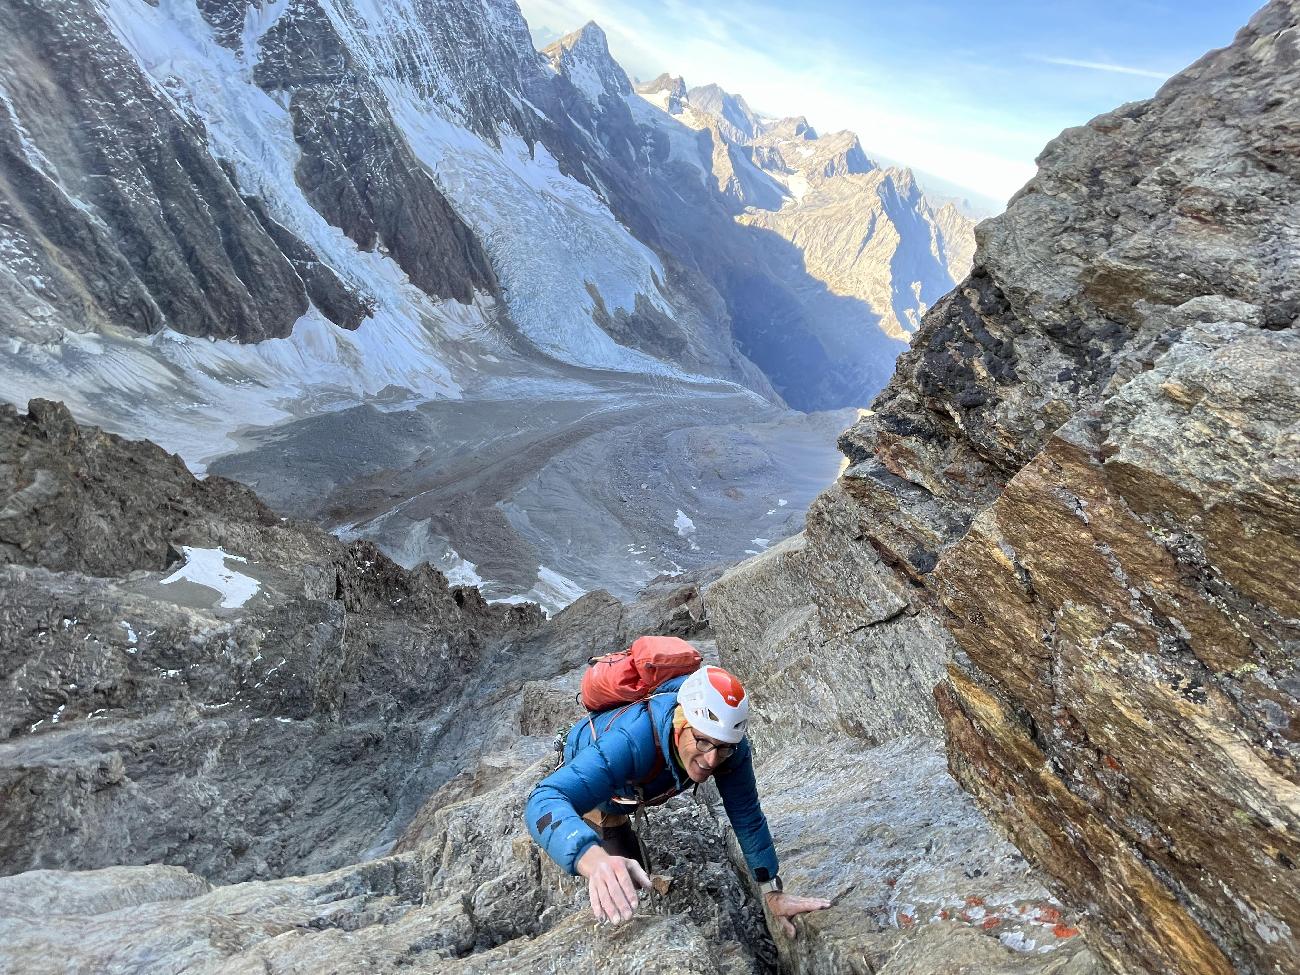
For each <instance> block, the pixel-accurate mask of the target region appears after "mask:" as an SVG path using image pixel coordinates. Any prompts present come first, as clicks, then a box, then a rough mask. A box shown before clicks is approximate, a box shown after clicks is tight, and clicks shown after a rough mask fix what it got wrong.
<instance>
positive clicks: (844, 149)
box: [638, 77, 974, 409]
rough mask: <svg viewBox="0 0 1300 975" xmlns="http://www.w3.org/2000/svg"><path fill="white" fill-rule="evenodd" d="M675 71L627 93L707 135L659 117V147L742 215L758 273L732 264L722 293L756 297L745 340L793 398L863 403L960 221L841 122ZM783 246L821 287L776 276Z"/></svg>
mask: <svg viewBox="0 0 1300 975" xmlns="http://www.w3.org/2000/svg"><path fill="white" fill-rule="evenodd" d="M679 82H680V79H672V78H668V77H664V78H658V79H656V80H655V81H653V82H650V83H648V84H645V85H642V86H640V87H639V88H638V92H639V93H640V95H641V96H642V98H644V99H645V100H646V101H647V102H649V103H650V104H652V105H655V106H657V107H659V108H661V109H663V111H664V112H665V113H667V114H668V115H669V116H670V117H671V119H672V120H673V121H676V122H679V123H680V124H681V125H682V126H684V127H686V128H688V129H689V130H691V131H693V132H695V133H696V134H697V135H704V134H707V135H708V141H707V142H705V143H696V144H692V143H691V142H690V141H689V140H688V139H687V138H685V137H684V136H683V134H682V133H679V132H673V131H672V130H671V128H670V127H668V126H667V125H666V124H665V122H664V120H663V119H662V118H659V119H657V120H656V124H657V126H658V127H659V128H660V129H661V130H664V131H665V133H666V134H667V136H668V141H669V143H670V149H669V158H670V159H672V158H679V159H681V160H683V161H686V160H692V161H693V162H694V164H695V166H696V167H698V168H699V169H700V170H701V171H702V173H703V174H704V175H705V178H706V180H707V181H708V182H710V183H711V184H712V185H713V186H715V187H716V190H717V192H718V193H719V194H720V195H721V196H722V197H723V198H725V199H726V200H728V201H729V202H730V203H731V204H732V206H733V208H734V209H735V210H736V211H737V212H736V217H735V219H736V221H737V222H738V223H739V224H740V225H741V226H743V227H746V228H750V230H751V233H750V234H749V235H748V237H747V242H748V249H749V250H751V251H753V252H755V253H758V254H761V255H762V265H763V269H764V271H763V274H762V275H759V276H756V275H752V274H744V273H739V272H738V273H737V275H736V277H735V278H734V279H733V282H732V283H733V286H734V290H733V291H732V292H728V293H729V294H747V295H748V296H749V298H748V302H749V303H750V304H752V305H753V306H754V307H752V308H750V314H748V315H745V316H741V317H739V318H738V319H737V321H736V326H735V330H736V334H737V338H738V340H739V341H740V344H741V347H742V349H744V351H745V353H746V354H747V355H748V356H749V357H750V358H751V359H753V360H754V361H755V362H757V363H758V364H759V365H760V366H762V367H763V369H764V370H765V371H766V372H767V374H768V375H769V376H771V377H772V379H773V383H774V384H775V385H776V387H777V389H778V390H780V391H781V393H782V395H783V396H785V398H786V399H787V401H789V402H790V403H792V404H794V405H797V406H799V407H800V408H805V409H806V408H810V407H815V406H823V405H825V404H828V403H845V402H851V403H852V404H853V405H863V404H865V403H866V402H867V400H868V398H869V396H864V395H862V394H863V392H864V391H867V390H871V391H874V390H877V389H879V388H880V387H881V386H882V385H883V384H884V382H885V381H886V379H887V377H888V375H889V372H890V366H889V365H884V367H883V368H881V366H882V364H884V363H892V361H893V358H894V355H896V354H897V353H898V352H899V351H901V350H902V348H903V347H904V343H905V342H906V341H907V339H908V337H909V336H910V335H911V334H912V333H913V332H915V331H916V328H917V326H918V325H919V323H920V318H921V316H922V315H923V314H924V313H925V311H926V309H927V308H928V307H929V306H930V305H932V304H934V302H935V301H937V300H938V299H939V298H940V297H941V296H942V295H943V294H944V293H945V292H947V291H948V290H949V289H950V288H951V287H952V286H953V285H954V284H955V283H956V282H957V281H959V280H961V278H962V277H963V276H964V275H965V274H966V272H967V271H968V270H969V268H970V255H971V252H972V251H973V249H974V237H973V228H972V225H971V223H970V222H969V221H968V220H967V219H966V218H965V217H963V216H962V215H961V214H960V213H958V212H957V210H956V209H955V208H954V207H947V208H946V209H942V208H941V209H940V210H935V209H933V208H932V207H931V206H930V204H929V202H928V201H927V200H926V199H925V197H924V196H923V195H922V194H921V192H920V190H919V189H918V188H917V186H916V184H915V181H914V180H913V178H912V174H911V173H910V172H909V171H907V170H905V169H894V168H890V169H881V168H880V167H878V166H877V165H876V164H875V163H874V162H872V161H871V160H870V159H869V158H867V155H866V153H865V152H863V150H862V146H861V144H860V143H859V142H858V139H857V137H856V136H855V135H853V133H851V132H835V133H831V134H829V135H821V136H819V135H818V134H817V132H815V131H814V130H813V129H812V127H811V126H809V125H808V122H807V120H806V119H803V118H788V119H781V120H779V121H770V120H763V119H760V118H759V117H758V116H757V115H756V114H755V113H754V112H753V111H752V110H751V109H750V108H749V106H748V105H747V104H746V103H745V100H744V99H743V98H741V97H740V96H738V95H732V94H730V93H728V92H726V91H723V90H722V89H721V88H719V87H718V86H717V85H705V86H703V87H698V88H692V89H690V90H689V92H684V91H682V90H681V89H683V88H684V87H685V86H684V84H679ZM792 259H793V261H794V263H795V265H796V266H798V267H801V268H804V269H806V270H807V271H808V272H809V273H811V274H812V276H813V277H814V278H815V279H816V280H817V281H819V282H821V283H822V284H823V285H824V288H816V289H812V290H811V291H810V290H809V289H807V288H799V287H798V286H796V285H795V283H794V282H793V281H788V280H786V278H785V274H786V271H785V269H787V268H789V267H790V265H791V263H792ZM749 263H750V264H752V260H751V261H750V262H749ZM773 282H782V287H781V288H779V289H777V288H774V287H773ZM780 292H784V294H781V293H780ZM791 296H793V300H791ZM735 300H740V301H741V302H742V303H743V302H745V299H744V298H737V299H735ZM760 306H761V307H765V308H767V309H768V311H767V313H766V314H765V315H764V314H760V313H759V311H758V307H760ZM804 316H806V317H807V318H808V320H809V321H808V322H807V323H806V324H803V323H801V324H798V325H792V323H791V319H792V318H793V319H794V320H795V321H796V322H798V321H800V319H802V318H803V317H804ZM864 349H870V350H871V352H870V354H869V355H864V354H863V350H864ZM818 353H821V354H823V355H824V357H825V361H821V360H820V359H819V357H818ZM849 390H856V391H857V392H856V395H857V398H856V399H849V398H848V395H849V394H848V391H849Z"/></svg>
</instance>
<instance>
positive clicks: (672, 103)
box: [635, 71, 687, 115]
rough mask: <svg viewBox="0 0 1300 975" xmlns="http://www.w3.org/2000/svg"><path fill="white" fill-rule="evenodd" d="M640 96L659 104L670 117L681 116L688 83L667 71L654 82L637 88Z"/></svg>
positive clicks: (648, 82)
mask: <svg viewBox="0 0 1300 975" xmlns="http://www.w3.org/2000/svg"><path fill="white" fill-rule="evenodd" d="M635 88H636V92H637V94H638V95H641V96H642V97H643V98H645V99H647V100H648V101H652V102H654V103H656V104H658V105H659V106H660V107H661V108H663V110H664V111H665V112H667V113H668V114H669V115H680V114H681V113H682V106H683V103H684V102H685V101H686V100H687V94H686V82H685V81H684V80H683V79H682V77H681V75H672V74H669V73H668V72H667V71H665V72H664V73H663V74H661V75H660V76H659V77H658V78H655V79H654V80H653V81H645V82H641V83H640V84H638V85H636V86H635Z"/></svg>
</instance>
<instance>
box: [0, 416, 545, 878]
mask: <svg viewBox="0 0 1300 975" xmlns="http://www.w3.org/2000/svg"><path fill="white" fill-rule="evenodd" d="M0 424H2V431H0V456H3V457H4V458H5V460H4V463H3V465H2V466H0V494H2V495H3V497H4V498H5V504H4V508H3V511H2V513H0V539H2V540H3V542H2V547H0V552H2V553H3V555H2V559H3V563H4V565H3V573H2V575H0V591H3V594H4V607H5V609H4V615H3V635H2V637H0V661H2V664H0V665H2V666H3V670H4V673H5V675H6V679H5V683H4V707H3V709H0V713H3V715H4V719H3V740H2V741H0V769H3V771H0V793H2V794H3V796H4V802H3V804H2V810H3V811H2V812H0V820H2V825H3V836H4V839H3V841H0V864H3V868H4V869H5V870H6V871H7V872H13V871H14V870H24V869H29V868H35V867H69V866H72V867H81V868H84V867H95V866H101V865H108V864H122V863H151V862H162V861H166V862H171V863H178V864H183V865H185V866H187V867H189V868H191V869H193V870H196V871H199V872H201V873H202V874H203V875H204V876H206V877H208V878H210V879H213V880H221V881H231V880H243V879H247V878H250V877H254V876H268V875H271V874H276V875H278V874H284V873H292V872H301V871H303V870H305V869H321V868H325V867H331V866H335V865H338V864H341V863H346V862H350V861H352V860H355V859H356V858H357V857H358V856H359V854H360V853H361V852H363V850H364V849H366V848H368V847H369V846H371V845H373V844H374V843H375V842H378V843H382V842H383V839H382V834H383V831H384V829H385V828H386V827H388V824H390V822H393V821H397V822H399V823H400V821H401V820H402V819H403V817H404V816H408V815H409V812H410V810H409V809H406V808H405V804H409V803H412V802H418V801H419V800H420V799H421V798H422V797H423V795H424V794H427V791H428V782H429V781H430V780H436V776H437V775H439V774H440V772H439V769H438V767H437V766H438V761H439V760H438V759H437V758H436V756H435V754H434V753H435V752H436V751H437V750H438V748H439V746H438V744H437V743H438V740H439V737H440V732H441V731H442V730H443V729H444V727H445V720H440V719H439V717H438V715H439V713H440V709H441V708H443V707H445V706H446V705H447V703H448V702H449V701H451V700H453V699H454V697H455V696H456V694H457V693H458V692H459V691H458V688H460V686H461V685H460V675H469V674H471V673H472V672H473V671H474V670H475V668H476V666H477V664H478V662H479V661H481V660H482V659H483V657H484V655H485V654H491V653H492V652H493V649H494V648H495V647H496V646H497V645H499V644H500V642H501V641H503V640H505V639H507V638H508V637H509V638H514V639H518V638H519V637H520V636H522V635H526V634H529V633H531V632H532V631H534V630H535V629H536V628H537V627H538V625H539V624H540V622H541V618H540V614H538V613H537V611H536V608H535V607H532V606H527V607H518V608H513V609H508V608H506V607H496V608H491V607H488V606H487V605H486V604H484V603H483V601H482V600H481V598H479V596H478V593H477V591H474V590H468V591H462V590H453V589H451V588H450V587H449V586H448V585H447V583H446V580H445V579H444V578H442V576H441V575H439V574H438V573H436V572H433V571H432V570H429V569H428V567H427V566H426V567H424V568H423V569H422V570H419V571H416V572H413V573H408V572H406V571H405V570H402V569H401V568H399V567H397V566H396V565H394V564H393V563H391V562H390V561H388V560H387V559H386V558H385V557H384V556H383V555H381V554H380V553H379V552H378V551H377V550H376V549H375V548H374V547H373V546H372V545H369V544H368V543H355V544H353V545H352V546H346V547H345V546H343V545H342V544H340V543H339V542H338V541H337V540H335V539H334V538H332V537H331V536H329V535H326V534H324V533H323V532H321V531H320V530H319V529H316V528H313V527H311V526H307V525H303V524H298V523H289V522H285V521H283V520H282V519H280V518H278V517H276V516H274V515H273V514H272V513H271V512H270V511H269V510H268V509H266V508H265V507H264V506H262V505H261V504H260V503H259V502H258V501H257V499H256V498H255V497H254V496H253V494H252V493H251V492H250V491H248V489H247V488H244V487H242V486H241V485H237V484H234V483H233V482H229V481H225V480H223V479H221V478H215V477H214V478H209V479H208V480H205V481H196V480H195V479H194V477H193V476H192V475H191V474H189V473H188V471H186V470H185V469H184V466H183V465H182V464H181V463H180V462H179V459H178V458H176V457H174V456H171V457H169V456H168V455H166V454H165V453H164V452H163V451H161V450H160V449H158V448H157V447H154V446H153V445H151V444H147V443H146V444H134V443H128V442H125V441H122V440H120V439H119V438H117V437H114V436H111V435H106V434H103V433H100V432H99V431H96V430H94V429H90V428H79V427H77V425H76V424H75V423H73V421H72V420H71V417H70V416H69V415H68V413H67V411H66V410H65V409H64V408H62V407H61V406H59V405H56V404H49V403H40V402H36V403H33V404H32V408H31V411H30V412H29V414H28V415H27V416H26V417H22V416H19V415H18V414H16V413H15V412H14V411H13V410H12V408H8V409H6V411H5V412H4V413H3V414H0ZM55 526H57V527H55ZM185 547H188V548H189V549H190V550H194V549H199V550H212V549H224V550H226V551H228V552H230V553H231V555H233V556H236V557H238V558H239V559H240V560H241V561H240V562H239V563H238V569H237V571H238V572H239V573H240V574H241V575H245V574H246V575H247V577H250V578H252V579H254V580H256V581H257V583H258V586H257V592H256V594H255V595H254V596H253V597H252V599H251V600H250V601H249V602H248V604H247V606H246V607H241V608H239V610H238V611H232V610H231V609H229V608H226V607H224V606H223V605H218V604H217V600H216V599H215V598H214V596H213V593H212V590H211V589H210V588H207V587H204V586H200V585H195V584H193V583H190V582H184V581H171V582H169V581H168V580H167V579H164V576H167V571H166V569H167V567H168V563H169V561H170V560H172V559H174V558H175V555H176V551H177V550H181V549H183V548H185ZM171 568H178V566H176V565H172V566H171ZM223 571H225V572H226V573H227V574H229V573H231V572H233V571H236V563H234V561H233V560H232V563H231V565H230V566H229V567H228V568H227V569H225V570H223ZM381 647H382V648H384V649H383V650H382V651H381V650H380V649H379V648H381ZM561 656H563V655H561ZM416 756H422V757H421V758H419V759H417V758H416ZM413 765H414V766H416V767H417V768H420V769H421V770H420V771H417V772H414V773H413V772H412V766H413ZM421 790H423V791H421ZM388 828H396V827H395V826H393V827H388ZM367 836H370V837H371V839H369V840H367V839H366V837H367ZM70 837H76V841H75V842H72V843H70V842H69V838H70ZM376 838H377V839H376ZM358 844H364V845H358Z"/></svg>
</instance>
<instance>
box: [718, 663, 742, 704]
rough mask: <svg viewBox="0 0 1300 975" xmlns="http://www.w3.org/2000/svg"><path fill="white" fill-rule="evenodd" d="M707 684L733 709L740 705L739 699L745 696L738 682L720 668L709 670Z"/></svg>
mask: <svg viewBox="0 0 1300 975" xmlns="http://www.w3.org/2000/svg"><path fill="white" fill-rule="evenodd" d="M709 683H710V684H712V685H713V688H714V690H716V691H717V692H718V693H719V694H721V695H722V699H723V700H724V701H726V702H727V703H728V704H730V705H731V706H732V707H733V708H734V707H736V706H737V705H738V704H740V699H741V698H743V697H744V696H745V688H744V687H742V686H741V684H740V681H738V680H736V678H735V677H734V676H732V675H731V674H729V673H727V672H726V671H725V670H723V669H722V668H721V667H710V668H709Z"/></svg>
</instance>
